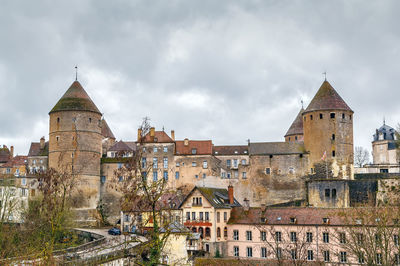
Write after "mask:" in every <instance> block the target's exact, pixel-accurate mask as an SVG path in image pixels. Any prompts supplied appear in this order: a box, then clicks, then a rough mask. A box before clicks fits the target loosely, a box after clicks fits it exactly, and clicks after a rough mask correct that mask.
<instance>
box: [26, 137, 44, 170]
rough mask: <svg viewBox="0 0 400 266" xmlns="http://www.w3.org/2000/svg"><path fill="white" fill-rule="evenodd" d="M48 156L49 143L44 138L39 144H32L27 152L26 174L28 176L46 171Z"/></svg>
mask: <svg viewBox="0 0 400 266" xmlns="http://www.w3.org/2000/svg"><path fill="white" fill-rule="evenodd" d="M48 156H49V142H48V141H46V140H45V138H44V137H42V138H40V142H32V143H31V146H30V148H29V152H28V172H29V174H30V175H35V174H37V173H42V172H44V171H46V170H47V167H48Z"/></svg>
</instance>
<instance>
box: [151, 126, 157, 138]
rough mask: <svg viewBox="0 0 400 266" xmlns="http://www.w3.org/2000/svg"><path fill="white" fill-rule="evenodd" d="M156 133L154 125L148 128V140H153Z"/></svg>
mask: <svg viewBox="0 0 400 266" xmlns="http://www.w3.org/2000/svg"><path fill="white" fill-rule="evenodd" d="M155 134H156V129H155V128H154V127H151V128H150V140H151V141H154V136H155Z"/></svg>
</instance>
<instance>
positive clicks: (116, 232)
mask: <svg viewBox="0 0 400 266" xmlns="http://www.w3.org/2000/svg"><path fill="white" fill-rule="evenodd" d="M108 234H110V235H113V236H118V235H120V234H121V230H120V229H119V228H117V227H113V228H111V229H110V230H108Z"/></svg>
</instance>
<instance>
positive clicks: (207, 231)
mask: <svg viewBox="0 0 400 266" xmlns="http://www.w3.org/2000/svg"><path fill="white" fill-rule="evenodd" d="M206 237H211V230H210V227H206Z"/></svg>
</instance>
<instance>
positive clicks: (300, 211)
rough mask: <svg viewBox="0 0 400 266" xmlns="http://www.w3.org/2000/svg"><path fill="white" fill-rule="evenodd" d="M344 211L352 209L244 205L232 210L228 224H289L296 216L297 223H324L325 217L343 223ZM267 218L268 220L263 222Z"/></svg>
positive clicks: (330, 223)
mask: <svg viewBox="0 0 400 266" xmlns="http://www.w3.org/2000/svg"><path fill="white" fill-rule="evenodd" d="M344 211H349V212H351V209H339V208H337V209H334V208H332V209H329V208H309V207H291V208H266V209H265V211H262V209H261V208H249V210H248V211H245V209H244V208H243V207H235V208H233V209H232V211H231V216H230V219H229V221H228V224H262V223H264V224H270V225H288V224H293V222H291V218H296V224H297V225H316V224H324V218H328V219H329V220H327V223H326V224H329V225H341V224H343V220H342V218H341V217H340V214H341V213H343V212H344ZM261 218H265V219H266V222H262V221H261Z"/></svg>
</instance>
